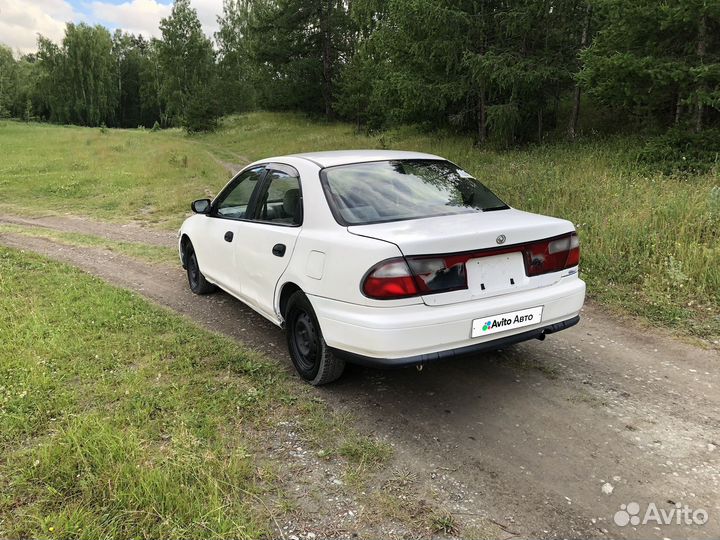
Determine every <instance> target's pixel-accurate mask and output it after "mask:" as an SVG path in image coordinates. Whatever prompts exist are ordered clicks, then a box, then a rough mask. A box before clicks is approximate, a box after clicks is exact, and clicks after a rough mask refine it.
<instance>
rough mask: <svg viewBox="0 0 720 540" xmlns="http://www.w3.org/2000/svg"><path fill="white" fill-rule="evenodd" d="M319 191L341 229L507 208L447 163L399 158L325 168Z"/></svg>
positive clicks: (491, 193) (482, 187)
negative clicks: (323, 192) (343, 226)
mask: <svg viewBox="0 0 720 540" xmlns="http://www.w3.org/2000/svg"><path fill="white" fill-rule="evenodd" d="M322 177H323V187H324V189H325V195H326V196H327V199H328V203H329V204H330V207H331V209H332V211H333V214H334V215H335V218H336V219H337V220H338V221H339V222H340V223H341V224H342V225H367V224H370V223H381V222H386V221H400V220H405V219H418V218H425V217H433V216H446V215H450V214H466V213H470V212H483V211H484V212H487V211H490V210H505V209H507V208H508V206H507V205H506V204H505V203H504V202H502V201H501V200H500V199H499V198H498V197H497V195H495V194H494V193H493V192H492V191H490V190H489V189H488V188H486V187H485V186H484V185H482V184H481V183H480V182H478V181H477V180H475V179H474V178H472V177H471V176H470V175H469V174H468V173H466V172H465V171H463V170H462V169H458V168H457V167H456V166H455V165H453V164H452V163H450V162H447V161H439V160H398V161H374V162H371V163H356V164H353V165H341V166H338V167H330V168H327V169H324V170H323V174H322Z"/></svg>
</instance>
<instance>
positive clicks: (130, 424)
mask: <svg viewBox="0 0 720 540" xmlns="http://www.w3.org/2000/svg"><path fill="white" fill-rule="evenodd" d="M0 343H2V344H3V346H2V352H1V353H0V456H2V457H1V458H0V537H2V538H6V537H9V538H21V537H35V538H37V537H48V536H52V537H77V538H114V537H120V538H139V537H144V538H178V537H182V538H201V537H215V538H220V537H232V538H257V537H259V536H261V535H267V536H276V535H277V532H276V530H275V529H274V525H273V524H272V523H273V522H272V519H271V517H272V516H271V514H272V515H275V514H277V513H279V514H280V516H279V517H282V513H283V509H285V508H291V506H292V503H291V502H289V501H286V500H284V497H285V496H284V494H283V485H282V481H284V480H286V479H287V478H286V475H283V474H281V471H282V467H283V466H284V465H285V463H284V462H282V463H281V462H279V461H278V460H287V457H286V456H283V455H275V456H274V457H273V455H268V453H267V451H266V449H267V448H268V446H269V445H272V444H274V443H273V442H271V441H272V440H273V439H275V438H277V437H282V435H276V434H275V432H274V431H273V430H274V429H275V428H277V426H279V425H281V422H282V423H286V424H287V422H288V421H290V422H292V423H293V424H294V425H297V426H298V427H297V428H296V429H299V430H300V431H301V432H302V433H303V434H304V435H303V438H304V442H305V443H306V444H307V445H308V446H309V447H310V448H315V449H316V450H318V449H322V454H323V456H325V459H328V460H329V459H341V460H344V459H347V468H348V469H347V470H348V471H356V470H358V467H360V468H361V469H363V470H364V471H365V472H366V474H367V473H368V472H370V471H368V470H367V468H363V467H367V466H371V465H372V466H376V465H377V464H378V463H379V462H381V461H383V460H385V459H387V457H388V453H389V450H388V448H387V447H386V446H385V445H382V444H378V443H376V442H375V441H373V440H371V439H368V438H366V437H363V436H361V435H359V434H357V433H355V432H353V431H352V429H351V428H349V427H347V420H346V419H342V418H338V417H337V416H335V415H334V414H333V413H331V412H330V411H328V409H327V407H326V406H325V405H324V404H322V403H321V402H319V400H318V399H317V397H313V396H314V394H313V393H311V392H310V391H309V390H307V388H306V387H304V386H302V385H298V384H296V383H294V382H292V381H290V380H288V379H287V378H286V376H285V375H284V372H283V369H282V367H281V366H279V365H277V364H276V363H273V362H268V361H266V360H264V359H263V358H260V357H258V356H257V355H253V354H252V353H249V352H247V351H246V350H244V349H242V348H240V347H238V346H237V345H236V344H234V343H232V342H230V341H229V340H227V339H224V338H222V337H220V336H217V335H214V334H211V333H208V332H206V331H202V330H200V329H198V328H197V327H195V326H194V325H192V324H190V323H188V322H187V321H185V320H183V319H182V318H180V317H178V316H174V315H171V314H169V313H168V312H166V311H165V310H162V309H160V308H157V307H154V306H152V305H150V304H148V303H147V302H146V301H144V300H142V299H141V298H139V297H137V296H136V295H134V294H132V293H129V292H127V291H124V290H120V289H117V288H114V287H110V286H108V285H106V284H104V283H103V282H102V281H100V280H98V279H95V278H92V277H90V276H87V275H86V274H83V273H81V272H79V271H77V270H74V269H72V268H70V267H67V266H65V265H61V264H58V263H53V262H49V261H47V260H45V259H43V258H41V257H38V256H34V255H31V254H27V253H20V252H17V251H14V250H8V249H0ZM298 422H299V425H298ZM336 456H344V458H337V457H336ZM373 464H375V465H373ZM288 489H289V488H288ZM363 489H364V488H363ZM261 499H262V502H261Z"/></svg>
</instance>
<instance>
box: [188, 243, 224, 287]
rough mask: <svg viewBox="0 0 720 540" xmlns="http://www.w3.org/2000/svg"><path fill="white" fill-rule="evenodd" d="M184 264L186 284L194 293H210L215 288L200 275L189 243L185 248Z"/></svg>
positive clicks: (193, 251) (195, 257)
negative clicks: (185, 267)
mask: <svg viewBox="0 0 720 540" xmlns="http://www.w3.org/2000/svg"><path fill="white" fill-rule="evenodd" d="M185 265H186V266H187V276H188V284H189V285H190V290H191V291H192V292H194V293H195V294H210V293H212V292H215V291H216V290H217V287H215V285H213V284H212V283H210V282H209V281H207V280H206V279H205V276H203V275H202V272H201V271H200V265H199V264H198V260H197V256H196V255H195V250H194V249H193V246H192V244H190V243H188V245H187V247H186V248H185Z"/></svg>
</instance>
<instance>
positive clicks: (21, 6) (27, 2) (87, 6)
mask: <svg viewBox="0 0 720 540" xmlns="http://www.w3.org/2000/svg"><path fill="white" fill-rule="evenodd" d="M191 3H192V5H193V7H195V9H197V12H198V17H199V18H200V22H201V23H202V24H203V28H204V30H205V33H206V34H208V35H209V36H212V33H213V32H214V31H215V30H216V29H217V23H216V20H215V19H216V16H217V15H218V14H219V13H220V12H221V11H222V0H191ZM171 4H172V0H0V43H4V44H5V45H8V46H9V47H11V48H12V49H13V50H14V51H17V52H20V53H26V52H33V51H35V50H36V43H37V34H42V35H44V36H45V37H48V38H50V39H52V40H53V41H56V42H59V41H61V40H62V37H63V31H64V28H65V23H66V22H68V21H72V22H87V23H90V24H102V25H105V26H107V27H108V28H110V29H115V28H122V29H124V30H127V31H129V32H132V33H135V34H143V35H144V36H145V37H150V36H157V35H158V24H159V22H160V19H162V18H163V17H166V16H167V15H168V14H169V13H170V8H171Z"/></svg>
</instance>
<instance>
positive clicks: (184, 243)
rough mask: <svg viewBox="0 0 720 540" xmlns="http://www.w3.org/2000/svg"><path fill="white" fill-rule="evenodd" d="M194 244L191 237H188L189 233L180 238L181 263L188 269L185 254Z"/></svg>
mask: <svg viewBox="0 0 720 540" xmlns="http://www.w3.org/2000/svg"><path fill="white" fill-rule="evenodd" d="M191 245H192V242H191V241H190V237H189V236H188V235H187V233H183V234H182V236H181V237H180V261H181V262H182V267H183V268H187V261H186V260H185V252H186V251H187V247H188V246H191Z"/></svg>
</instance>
